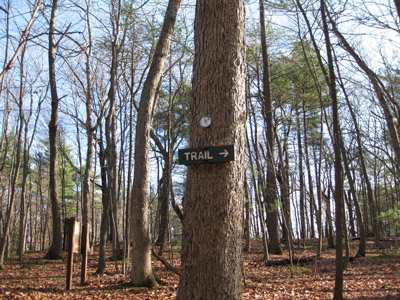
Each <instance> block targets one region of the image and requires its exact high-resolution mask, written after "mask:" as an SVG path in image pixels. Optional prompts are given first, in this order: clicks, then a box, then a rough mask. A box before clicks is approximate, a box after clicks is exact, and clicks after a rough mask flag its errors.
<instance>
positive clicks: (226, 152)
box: [219, 149, 229, 157]
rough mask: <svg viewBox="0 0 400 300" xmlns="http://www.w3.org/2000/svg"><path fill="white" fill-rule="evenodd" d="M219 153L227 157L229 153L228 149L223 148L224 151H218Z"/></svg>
mask: <svg viewBox="0 0 400 300" xmlns="http://www.w3.org/2000/svg"><path fill="white" fill-rule="evenodd" d="M219 155H223V156H224V157H227V156H228V155H229V152H228V150H226V149H225V150H224V152H220V153H219Z"/></svg>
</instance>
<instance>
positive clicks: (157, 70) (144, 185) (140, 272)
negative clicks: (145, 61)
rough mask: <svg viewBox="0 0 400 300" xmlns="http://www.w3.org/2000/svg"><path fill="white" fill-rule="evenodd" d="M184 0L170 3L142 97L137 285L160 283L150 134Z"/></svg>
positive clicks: (135, 222)
mask: <svg viewBox="0 0 400 300" xmlns="http://www.w3.org/2000/svg"><path fill="white" fill-rule="evenodd" d="M181 3H182V0H170V1H169V3H168V7H167V11H166V13H165V17H164V24H163V27H162V29H161V33H160V37H159V40H158V43H157V46H156V49H155V52H154V56H153V61H152V63H151V66H150V69H149V73H148V75H147V78H146V80H145V82H144V85H143V90H142V94H141V97H140V103H139V110H138V117H137V123H136V139H135V169H134V175H133V176H134V177H133V178H134V179H133V188H132V241H133V243H132V250H133V252H132V256H133V260H132V273H131V281H132V284H133V285H134V286H154V285H156V284H157V283H156V280H155V277H154V274H153V270H152V267H151V249H150V238H149V228H148V223H149V221H148V195H149V192H148V188H149V153H150V131H151V126H152V123H153V112H154V107H155V103H156V97H157V90H158V87H159V85H160V82H161V78H162V75H163V72H164V67H165V64H166V61H167V57H168V49H169V46H170V44H171V37H172V33H173V29H174V27H175V22H176V17H177V14H178V11H179V7H180V5H181Z"/></svg>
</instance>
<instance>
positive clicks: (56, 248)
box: [45, 0, 62, 259]
mask: <svg viewBox="0 0 400 300" xmlns="http://www.w3.org/2000/svg"><path fill="white" fill-rule="evenodd" d="M57 4H58V0H54V1H53V4H52V9H51V18H50V32H49V77H50V92H51V117H50V122H49V140H50V175H49V189H50V201H51V212H52V216H53V235H52V236H53V240H52V243H51V246H50V249H49V251H48V252H47V254H46V256H45V258H46V259H60V258H61V251H62V232H61V216H60V203H59V199H58V184H57V126H58V103H59V99H58V95H57V85H56V67H55V53H56V45H55V42H54V32H55V28H54V27H55V21H56V12H57Z"/></svg>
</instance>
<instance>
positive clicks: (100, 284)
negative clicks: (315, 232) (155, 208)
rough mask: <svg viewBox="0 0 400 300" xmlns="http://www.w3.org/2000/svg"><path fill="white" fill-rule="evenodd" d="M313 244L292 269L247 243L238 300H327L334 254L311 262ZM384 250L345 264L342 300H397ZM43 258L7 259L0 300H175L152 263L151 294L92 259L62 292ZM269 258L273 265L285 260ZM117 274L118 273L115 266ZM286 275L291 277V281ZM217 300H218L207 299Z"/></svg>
mask: <svg viewBox="0 0 400 300" xmlns="http://www.w3.org/2000/svg"><path fill="white" fill-rule="evenodd" d="M313 243H315V241H311V240H310V241H308V243H307V246H306V247H305V248H304V249H302V248H301V249H300V248H296V255H295V257H296V258H310V262H308V263H305V264H304V263H303V264H300V263H298V262H297V261H295V262H294V267H292V268H290V267H289V266H288V265H277V266H267V265H266V264H265V263H264V261H263V251H262V246H261V242H260V241H259V240H252V242H251V250H250V251H249V252H247V253H245V254H244V269H245V277H246V278H245V285H244V287H243V292H242V299H243V300H253V299H277V300H284V299H332V298H333V289H334V284H335V260H334V255H335V251H334V250H333V249H326V248H325V249H324V251H323V255H322V259H321V260H320V261H318V262H315V259H312V258H313V257H314V256H315V246H314V245H313ZM357 243H358V241H352V242H351V255H353V256H354V254H355V253H356V251H357ZM384 243H385V249H380V250H378V249H376V248H374V247H373V242H372V241H369V242H368V247H367V256H366V257H364V258H357V259H356V260H354V261H351V262H349V264H348V266H347V269H346V270H345V271H344V288H343V289H344V298H345V299H351V300H356V299H364V300H372V299H400V248H399V247H400V240H398V241H397V244H396V243H395V241H393V240H387V241H384ZM44 254H45V253H28V254H26V255H25V257H24V259H23V260H22V261H20V260H18V259H17V258H16V257H11V258H10V259H8V260H7V261H6V262H5V265H4V268H3V269H2V270H0V299H63V300H67V299H68V300H69V299H102V300H106V299H141V300H153V299H159V300H161V299H163V300H164V299H175V297H176V293H177V288H178V281H179V277H178V276H177V275H175V274H174V273H173V272H171V271H169V270H167V269H166V268H165V267H164V266H163V264H161V263H160V262H159V261H158V260H156V259H155V258H154V260H153V263H154V271H155V272H156V274H157V276H158V277H159V278H160V279H161V280H163V281H164V282H165V283H166V285H165V286H160V287H156V288H153V289H147V288H133V287H131V286H129V275H122V274H117V272H116V271H115V264H114V262H112V261H109V262H107V269H106V273H105V274H104V275H95V271H96V266H97V255H90V257H89V263H88V284H87V285H86V286H80V285H79V282H80V263H79V258H77V259H76V260H75V271H74V277H73V288H72V290H70V291H66V290H65V286H66V265H67V259H66V255H65V258H64V259H62V260H58V261H50V260H44V259H43V257H44ZM287 257H288V255H287V252H285V253H284V254H283V255H280V256H278V255H271V257H270V259H271V261H273V262H276V261H281V260H283V259H284V258H287ZM164 258H165V259H167V260H168V261H169V262H170V263H172V264H173V265H175V266H178V264H179V250H176V251H173V252H171V251H169V252H166V253H165V255H164ZM118 263H119V271H121V268H122V267H121V262H118ZM291 271H292V272H291ZM291 273H292V274H293V276H291ZM188 300H189V299H188ZM210 300H223V299H210Z"/></svg>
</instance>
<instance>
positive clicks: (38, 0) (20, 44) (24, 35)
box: [0, 0, 42, 95]
mask: <svg viewBox="0 0 400 300" xmlns="http://www.w3.org/2000/svg"><path fill="white" fill-rule="evenodd" d="M41 2H42V0H36V1H35V3H34V5H33V10H32V14H31V16H30V18H29V21H28V24H26V26H25V29H24V30H22V31H21V32H22V34H21V37H20V38H19V42H18V46H17V49H15V52H14V54H13V56H12V57H11V59H10V60H9V61H8V62H7V64H5V66H4V68H3V71H1V73H0V80H2V78H3V76H4V75H5V74H6V73H7V72H8V71H9V70H10V69H11V68H12V66H13V64H14V62H15V60H16V59H17V57H18V55H19V53H20V52H21V49H22V47H23V45H24V44H25V42H26V38H27V36H28V35H29V31H30V29H31V27H32V24H33V22H34V20H35V17H36V14H37V12H38V10H39V8H40V4H41ZM3 11H4V12H6V13H7V14H9V12H8V10H6V9H3ZM0 95H1V90H0Z"/></svg>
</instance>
